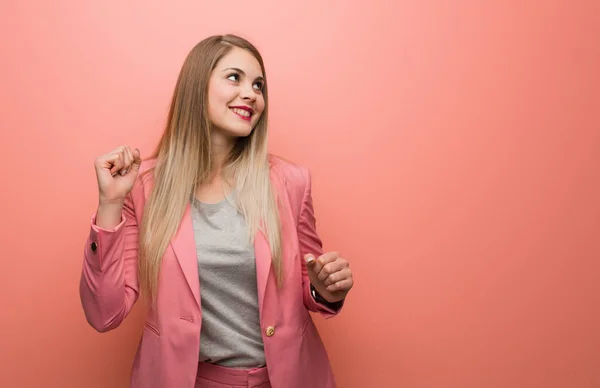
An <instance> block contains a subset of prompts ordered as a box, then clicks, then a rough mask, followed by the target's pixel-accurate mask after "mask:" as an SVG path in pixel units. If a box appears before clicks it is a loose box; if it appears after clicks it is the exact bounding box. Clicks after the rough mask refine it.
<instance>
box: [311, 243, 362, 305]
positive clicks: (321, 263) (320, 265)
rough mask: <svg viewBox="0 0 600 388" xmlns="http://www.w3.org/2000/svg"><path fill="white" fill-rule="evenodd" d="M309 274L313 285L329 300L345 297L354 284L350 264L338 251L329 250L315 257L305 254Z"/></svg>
mask: <svg viewBox="0 0 600 388" xmlns="http://www.w3.org/2000/svg"><path fill="white" fill-rule="evenodd" d="M304 259H305V260H306V268H307V269H308V276H309V278H310V282H311V284H312V285H313V287H314V288H315V289H316V290H317V292H318V293H319V294H320V295H321V296H322V297H323V298H324V299H325V300H326V301H328V302H331V303H334V302H339V301H340V300H342V299H344V298H345V297H346V295H347V294H348V291H350V289H351V288H352V286H353V285H354V280H353V279H352V271H351V270H350V264H349V263H348V261H347V260H346V259H344V258H342V257H341V256H340V255H339V253H338V252H328V253H324V254H323V255H321V256H319V258H317V259H315V257H314V255H312V254H310V253H309V254H307V255H305V256H304Z"/></svg>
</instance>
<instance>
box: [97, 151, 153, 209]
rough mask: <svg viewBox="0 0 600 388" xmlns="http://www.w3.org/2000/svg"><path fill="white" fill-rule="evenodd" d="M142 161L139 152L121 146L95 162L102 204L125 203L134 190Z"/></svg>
mask: <svg viewBox="0 0 600 388" xmlns="http://www.w3.org/2000/svg"><path fill="white" fill-rule="evenodd" d="M141 164H142V159H141V158H140V151H139V150H137V149H136V150H133V151H132V150H131V148H129V146H121V147H119V148H117V149H114V150H112V151H110V152H109V153H107V154H104V155H102V156H99V157H98V158H96V161H95V162H94V167H95V168H96V178H97V179H98V194H99V201H100V204H101V205H103V204H116V203H123V201H124V200H125V197H126V196H127V194H129V192H130V191H131V189H132V188H133V183H134V182H135V179H136V178H137V175H138V171H139V169H140V165H141Z"/></svg>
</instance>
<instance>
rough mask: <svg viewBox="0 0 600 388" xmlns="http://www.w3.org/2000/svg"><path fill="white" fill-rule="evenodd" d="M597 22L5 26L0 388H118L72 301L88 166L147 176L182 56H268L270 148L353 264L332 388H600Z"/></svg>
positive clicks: (412, 6)
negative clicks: (131, 150)
mask: <svg viewBox="0 0 600 388" xmlns="http://www.w3.org/2000/svg"><path fill="white" fill-rule="evenodd" d="M599 15H600V3H598V2H597V1H593V0H582V1H567V0H563V1H558V0H546V1H542V0H539V1H528V2H523V1H516V0H511V1H502V2H481V1H472V0H471V1H469V0H459V1H454V2H448V1H440V0H434V1H426V2H422V1H391V0H390V1H376V2H367V1H346V2H341V1H303V2H282V1H255V2H251V3H248V2H239V1H229V2H200V1H182V0H179V1H170V2H162V1H156V0H154V1H144V2H141V1H130V2H123V1H114V0H113V1H102V2H100V1H96V2H89V1H73V0H56V1H52V2H42V1H34V2H8V1H3V2H2V4H0V50H1V53H2V56H1V60H0V147H1V153H0V158H1V159H0V163H1V164H0V165H1V166H2V168H1V178H2V180H1V182H2V188H1V190H0V192H1V196H2V200H1V201H0V215H1V220H2V222H1V223H0V228H1V229H0V236H2V244H1V246H2V255H1V257H2V271H0V306H1V311H2V318H1V319H0V333H1V334H0V386H2V387H11V388H12V387H15V388H27V387H41V386H44V387H60V388H68V387H77V388H79V387H86V388H105V387H126V386H127V382H128V376H129V371H130V366H131V361H132V357H133V354H134V351H135V346H136V344H137V341H138V339H139V335H140V330H141V320H140V317H141V311H140V310H139V309H136V310H135V311H134V313H133V315H132V316H131V317H130V318H129V319H128V320H127V321H126V322H125V323H124V324H123V326H122V327H120V328H119V329H118V330H116V331H113V332H110V333H107V334H103V335H101V334H98V333H95V332H94V331H93V329H91V328H90V327H89V326H88V325H87V323H86V322H85V319H84V315H83V312H82V310H81V306H80V302H79V295H78V282H79V273H80V270H81V263H82V252H83V243H84V241H85V237H86V236H87V233H88V222H89V217H90V215H91V214H92V212H93V211H94V209H95V206H96V202H97V189H96V182H95V176H94V171H93V160H94V158H95V157H96V156H97V155H99V154H101V153H104V152H106V151H108V150H110V149H112V148H114V147H115V146H118V145H119V144H122V143H126V144H130V145H132V146H135V147H139V148H140V149H141V150H142V153H143V154H146V155H147V154H148V153H149V152H150V151H151V149H152V147H153V146H154V144H155V142H156V141H157V138H158V136H159V134H160V132H161V131H162V125H163V123H164V119H165V115H166V111H167V106H168V103H169V98H170V95H171V91H172V89H173V85H174V82H175V79H176V77H177V73H178V71H179V68H180V66H181V64H182V62H183V59H184V57H185V55H186V54H187V52H188V50H189V49H190V48H191V47H192V46H193V45H194V44H195V43H196V42H197V41H199V40H200V39H202V38H204V37H205V36H207V35H210V34H214V33H226V32H233V33H237V34H241V35H243V36H245V37H247V38H249V39H250V40H252V41H253V42H254V43H255V44H256V45H257V46H258V47H259V49H260V50H261V51H262V53H263V55H264V58H265V61H266V65H267V70H268V77H269V82H270V86H269V89H270V94H271V96H270V97H271V126H270V130H271V143H270V144H271V149H272V151H273V152H275V153H277V154H280V155H283V156H285V157H286V158H288V159H291V160H294V161H296V162H297V163H300V164H303V165H306V166H308V167H310V168H311V170H312V172H313V184H314V189H313V194H314V199H315V206H316V211H317V216H318V221H319V224H318V225H319V229H320V232H321V235H322V238H323V239H324V241H325V243H326V249H328V250H340V251H341V252H342V253H343V254H344V255H345V256H346V257H347V258H348V259H349V260H351V263H352V268H353V270H354V274H355V280H356V287H355V289H354V290H353V291H352V293H351V295H350V298H349V301H348V304H347V307H346V309H345V310H344V312H343V313H342V314H341V315H340V316H339V317H337V318H335V319H334V320H331V321H326V322H325V321H323V320H321V319H319V320H318V322H317V323H318V326H319V328H320V330H321V333H322V336H323V338H324V341H325V343H326V345H327V348H328V350H329V354H330V357H331V360H332V364H333V367H334V372H335V374H336V376H337V379H338V381H339V383H340V387H342V388H363V387H403V388H432V387H443V388H471V387H473V388H475V387H478V388H479V387H486V388H496V387H498V388H500V387H503V388H504V387H519V388H528V387H544V388H553V387H556V388H559V387H561V388H562V387H570V388H579V387H598V386H600V330H599V327H600V282H599V280H598V279H599V275H600V183H599V178H600V114H599V111H600V92H599V91H600V76H599V74H600V45H599V44H598V37H599V36H600V16H599Z"/></svg>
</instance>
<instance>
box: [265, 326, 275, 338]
mask: <svg viewBox="0 0 600 388" xmlns="http://www.w3.org/2000/svg"><path fill="white" fill-rule="evenodd" d="M265 334H266V335H267V337H273V334H275V328H274V327H273V326H269V327H267V330H265Z"/></svg>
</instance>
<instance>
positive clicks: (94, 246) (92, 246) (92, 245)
mask: <svg viewBox="0 0 600 388" xmlns="http://www.w3.org/2000/svg"><path fill="white" fill-rule="evenodd" d="M91 248H92V252H96V250H97V249H98V245H97V244H96V243H95V242H92V244H91Z"/></svg>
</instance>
